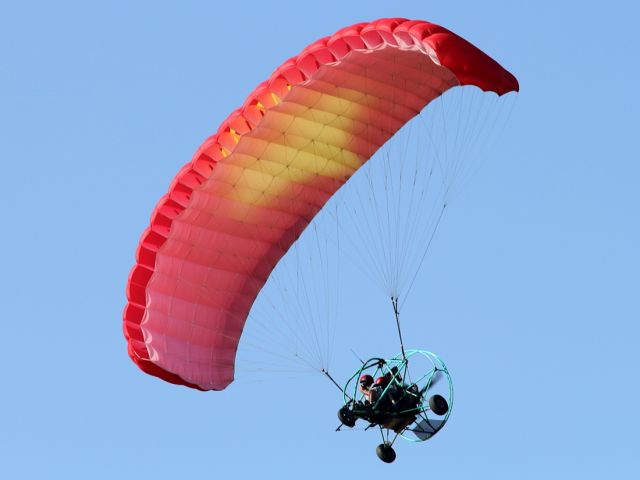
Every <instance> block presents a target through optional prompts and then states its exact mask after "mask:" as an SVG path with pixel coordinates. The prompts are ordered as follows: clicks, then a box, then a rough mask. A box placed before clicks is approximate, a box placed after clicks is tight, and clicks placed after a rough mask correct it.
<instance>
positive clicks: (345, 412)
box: [338, 405, 356, 428]
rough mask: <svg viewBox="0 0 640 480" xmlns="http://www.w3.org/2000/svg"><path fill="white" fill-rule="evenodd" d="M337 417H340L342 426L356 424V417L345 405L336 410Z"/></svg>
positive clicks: (350, 426)
mask: <svg viewBox="0 0 640 480" xmlns="http://www.w3.org/2000/svg"><path fill="white" fill-rule="evenodd" d="M338 419H340V421H341V422H342V424H343V425H344V426H346V427H349V428H352V427H354V426H355V424H356V417H355V416H354V415H353V412H352V411H351V410H349V407H348V406H347V405H345V406H344V407H342V408H341V409H340V410H338Z"/></svg>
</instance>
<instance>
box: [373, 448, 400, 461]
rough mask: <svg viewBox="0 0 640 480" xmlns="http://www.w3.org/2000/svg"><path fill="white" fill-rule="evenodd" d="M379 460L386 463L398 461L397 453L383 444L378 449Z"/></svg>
mask: <svg viewBox="0 0 640 480" xmlns="http://www.w3.org/2000/svg"><path fill="white" fill-rule="evenodd" d="M376 454H377V455H378V458H379V459H380V460H382V461H383V462H384V463H391V462H393V461H394V460H395V459H396V452H395V450H394V449H393V448H391V445H389V444H388V443H381V444H380V445H378V447H377V448H376Z"/></svg>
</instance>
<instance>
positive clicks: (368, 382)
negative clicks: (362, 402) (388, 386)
mask: <svg viewBox="0 0 640 480" xmlns="http://www.w3.org/2000/svg"><path fill="white" fill-rule="evenodd" d="M360 392H361V393H362V394H363V395H364V398H365V399H366V400H368V401H369V403H372V404H373V403H376V402H377V401H378V399H379V398H380V394H381V393H382V388H380V385H376V384H374V383H373V377H372V376H371V375H368V374H365V375H362V376H361V377H360Z"/></svg>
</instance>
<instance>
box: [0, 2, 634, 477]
mask: <svg viewBox="0 0 640 480" xmlns="http://www.w3.org/2000/svg"><path fill="white" fill-rule="evenodd" d="M385 16H403V17H407V18H420V19H424V20H429V21H432V22H435V23H439V24H441V25H443V26H445V27H447V28H450V29H451V30H453V31H455V32H456V33H458V34H460V35H462V36H464V37H465V38H467V39H469V40H470V41H472V42H473V43H474V44H476V45H478V46H479V47H480V48H482V49H483V50H485V51H486V52H488V53H489V54H491V55H492V56H493V57H494V58H496V59H497V60H498V61H500V62H501V63H502V64H503V65H505V66H506V67H507V68H508V69H509V70H510V71H512V72H513V73H514V74H515V75H516V76H517V77H518V78H519V80H520V84H521V94H520V95H519V97H518V101H517V104H516V107H515V109H514V111H513V113H512V115H511V118H510V124H509V125H508V126H507V128H506V129H505V133H504V135H503V138H502V141H501V143H500V145H499V146H498V147H497V148H496V151H495V152H494V157H493V158H492V159H491V160H490V161H488V162H487V163H486V164H485V166H484V167H483V168H482V169H481V170H480V171H479V172H477V173H476V174H475V175H474V178H473V181H472V182H470V183H469V185H468V186H467V187H465V191H464V194H463V195H462V196H461V197H460V198H459V199H458V201H456V203H455V205H454V206H453V207H452V208H451V211H449V212H448V213H447V217H446V219H445V222H444V223H443V225H442V228H441V229H440V230H439V232H438V235H437V237H436V240H435V242H434V245H433V248H432V250H431V252H430V255H429V259H428V262H427V264H426V268H425V272H423V275H421V277H420V280H419V281H420V285H419V290H420V291H421V292H423V294H422V295H420V296H419V297H418V298H417V299H415V300H413V301H411V302H408V303H407V307H406V310H405V312H404V318H407V319H409V320H408V321H407V327H406V328H407V329H406V332H405V335H406V337H407V338H411V339H412V340H413V342H415V343H417V344H419V345H413V346H419V347H424V348H429V349H431V350H433V351H436V352H438V353H439V354H440V355H442V357H443V358H444V359H445V360H446V361H447V364H448V366H449V368H450V370H451V372H452V374H453V377H454V382H455V386H456V407H455V410H454V412H453V414H452V417H451V420H450V422H449V424H448V425H447V426H446V428H445V429H444V430H443V431H442V432H441V433H440V434H439V435H438V436H437V437H435V438H434V439H433V440H432V441H430V442H427V443H426V444H422V445H411V444H402V445H398V448H397V451H398V455H399V458H398V460H397V461H396V463H395V464H393V465H392V466H387V465H383V464H381V463H380V462H379V461H378V460H377V459H376V458H375V455H374V453H373V449H374V447H375V445H376V444H377V438H376V437H375V435H374V434H372V433H371V432H349V433H345V434H337V433H335V432H334V431H333V430H334V428H335V427H336V424H337V422H336V417H335V411H336V409H337V404H338V403H339V400H340V398H339V396H338V395H337V393H338V392H337V391H336V390H335V389H334V388H333V387H331V386H330V384H328V382H326V380H324V379H322V378H320V377H317V376H313V375H311V376H308V377H304V378H301V379H296V380H295V381H294V380H290V379H288V378H285V377H283V378H281V379H279V378H278V377H277V376H271V377H270V381H269V382H263V383H242V382H240V381H239V382H238V383H237V384H233V385H232V386H231V387H230V388H229V389H227V390H226V391H224V392H217V393H215V392H212V393H207V394H203V393H201V392H195V391H191V390H188V389H185V388H179V387H174V386H170V385H168V384H165V383H163V382H161V381H159V380H157V379H155V378H152V377H149V376H146V375H143V374H142V373H141V372H140V371H139V370H138V369H137V368H136V367H135V366H134V365H133V364H132V362H131V361H130V360H129V358H128V356H127V354H126V348H125V341H124V339H123V337H122V333H121V312H122V308H123V306H124V303H125V297H124V287H125V283H126V278H127V274H128V271H129V269H130V267H131V265H132V263H133V260H134V257H133V256H134V251H135V247H136V245H137V241H138V238H139V235H140V233H141V232H142V230H143V229H144V227H145V226H146V224H147V222H148V216H149V214H150V213H151V211H152V208H153V206H154V205H155V202H156V201H157V199H158V198H159V197H160V196H161V195H162V194H163V193H164V192H165V191H166V189H167V187H168V184H169V182H170V180H171V179H172V178H173V175H174V174H175V173H176V172H177V171H178V169H179V168H180V166H182V165H183V164H184V163H185V162H187V161H188V160H189V159H190V158H191V155H192V153H193V152H194V151H195V149H196V148H197V146H198V145H199V144H200V143H201V142H202V140H203V139H204V138H205V137H207V136H208V135H209V134H211V133H212V132H214V131H215V130H216V129H217V125H218V124H219V122H220V121H221V120H223V119H224V118H225V117H226V116H227V115H228V114H229V112H231V111H232V110H233V109H235V108H236V107H237V106H238V105H240V104H241V103H242V101H243V100H244V98H245V96H246V95H247V94H248V93H249V92H250V91H251V90H252V89H253V87H254V86H255V85H257V84H258V83H259V82H260V81H262V80H263V79H265V78H267V76H268V75H269V74H270V72H271V71H272V70H273V69H274V68H275V67H276V66H278V65H279V64H280V63H281V62H282V61H283V60H284V59H286V58H288V57H290V56H292V55H295V54H297V53H298V52H299V51H300V50H301V49H302V48H303V47H304V46H305V45H307V44H309V43H311V42H312V41H314V40H316V39H317V38H320V37H322V36H325V35H328V34H330V33H332V32H334V31H335V30H337V29H339V28H341V27H343V26H346V25H349V24H352V23H355V22H358V21H363V20H373V19H376V18H380V17H385ZM637 17H638V11H637V10H636V9H635V7H634V6H633V4H632V2H617V1H612V2H606V3H598V4H596V3H587V4H585V2H573V1H569V2H562V3H561V4H560V2H506V1H505V2H497V1H487V2H474V1H465V2H429V1H416V2H412V1H405V2H401V3H395V2H376V1H369V2H360V1H354V2H333V1H325V2H319V3H317V4H315V5H309V4H306V3H303V2H270V3H269V5H267V2H264V3H263V2H256V4H255V5H254V4H250V3H249V4H243V5H234V4H232V3H225V4H224V5H214V3H213V2H200V3H196V2H181V3H180V4H177V3H176V4H169V3H163V2H162V3H161V2H135V3H133V2H110V3H109V4H108V5H101V6H98V5H90V4H88V3H87V2H76V3H74V2H55V4H54V3H50V2H21V3H19V4H18V3H12V4H7V3H5V4H3V5H2V6H1V7H0V58H1V59H2V68H1V69H0V70H1V75H0V166H1V170H0V172H2V179H3V182H2V183H3V188H2V189H1V190H0V200H1V201H2V205H3V206H4V214H3V216H4V221H3V229H2V232H3V234H2V235H1V236H0V252H1V257H0V269H1V271H2V273H3V274H2V275H1V276H0V292H1V293H0V298H1V299H2V305H3V309H2V315H1V318H2V325H3V327H2V337H0V338H2V339H3V342H2V348H1V349H0V361H1V362H2V365H3V378H2V385H3V386H2V392H3V394H2V395H1V396H0V476H2V478H8V479H22V478H25V479H33V478H38V479H45V478H54V479H56V478H65V479H75V478H78V479H80V478H95V479H101V478H105V479H112V478H119V479H126V478H140V477H143V476H144V477H148V478H157V479H164V478H177V477H180V478H184V477H186V476H190V477H192V478H199V477H203V478H212V477H214V476H215V477H222V478H224V477H225V476H231V475H233V476H234V477H236V478H248V477H249V476H254V475H255V476H260V477H262V478H299V477H300V476H302V475H304V476H305V477H306V478H308V479H314V478H326V477H327V476H329V475H333V476H337V475H340V476H344V477H346V476H361V477H362V476H366V477H369V476H374V475H379V474H381V473H382V474H383V475H389V474H392V475H407V476H409V475H416V474H420V475H421V476H424V475H428V476H433V477H435V478H470V477H473V478H491V479H502V478H505V479H512V478H523V479H528V478H541V477H543V478H580V479H588V478H602V477H603V476H607V477H609V478H620V479H623V478H636V477H637V475H638V471H639V470H640V460H639V459H638V456H637V451H636V450H637V431H638V429H639V427H640V415H639V414H638V410H637V405H638V403H639V401H640V391H639V389H638V386H637V378H638V373H637V369H638V367H639V366H640V362H639V361H638V358H637V339H638V338H639V337H640V329H639V327H638V324H639V322H638V320H640V314H639V313H638V285H639V273H638V272H639V271H640V254H639V253H638V245H639V244H640V229H639V227H638V214H637V209H638V205H639V204H640V193H638V188H637V178H638V176H639V174H640V167H639V166H638V163H637V161H634V160H633V159H634V158H636V157H637V153H636V151H637V135H638V132H640V128H639V124H638V123H639V122H638V117H637V109H638V107H639V106H640V102H639V101H638V100H639V99H638V90H637V88H634V86H633V82H634V80H635V79H636V78H637V77H638V75H639V74H640V71H639V68H638V65H637V62H636V58H637V51H636V49H637V46H638V41H637V38H636V36H635V34H634V31H635V27H636V25H635V19H636V18H637ZM346 275H356V273H355V272H346ZM344 316H345V317H346V320H345V321H346V322H349V323H348V325H349V328H346V329H345V335H346V336H347V337H348V336H349V335H353V336H357V333H356V332H357V328H356V327H355V326H357V325H360V326H362V325H365V326H368V325H375V327H373V329H374V332H373V333H371V334H370V338H371V340H370V341H369V342H368V343H366V347H368V348H370V352H367V353H365V352H363V349H364V348H365V347H362V341H361V339H358V340H357V341H358V342H359V343H358V345H359V348H358V353H359V354H361V355H363V356H366V355H369V354H370V356H374V355H378V354H379V352H385V354H386V353H387V352H390V351H392V350H395V349H396V346H395V345H392V346H390V345H389V339H388V336H385V335H384V334H377V333H379V332H376V331H375V330H376V329H378V328H383V327H378V325H382V323H375V322H382V321H383V320H381V319H380V316H381V315H380V312H379V308H378V303H377V299H374V298H370V297H368V296H367V294H366V293H364V291H363V293H362V295H361V296H360V298H354V300H353V301H352V302H351V303H349V304H348V305H344ZM352 320H353V321H352ZM384 321H387V319H386V318H385V319H384ZM365 328H368V327H365ZM385 328H386V327H385ZM382 333H384V332H382ZM368 336H369V333H368ZM341 341H344V343H346V344H348V343H349V342H348V338H347V339H341ZM355 341H356V340H354V342H355ZM353 362H354V357H353V356H352V355H351V353H349V352H346V353H345V352H338V353H337V354H336V356H335V358H334V360H333V363H334V364H337V365H340V368H344V369H345V370H346V371H349V370H351V369H352V368H355V367H354V364H353Z"/></svg>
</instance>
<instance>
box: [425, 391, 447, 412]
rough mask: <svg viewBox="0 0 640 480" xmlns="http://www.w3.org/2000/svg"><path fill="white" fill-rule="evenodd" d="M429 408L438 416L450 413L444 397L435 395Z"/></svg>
mask: <svg viewBox="0 0 640 480" xmlns="http://www.w3.org/2000/svg"><path fill="white" fill-rule="evenodd" d="M429 408H430V409H431V411H432V412H433V413H435V414H436V415H440V416H442V415H444V414H445V413H447V412H448V411H449V404H448V403H447V401H446V400H445V398H444V397H443V396H442V395H433V396H432V397H431V398H430V399H429Z"/></svg>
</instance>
